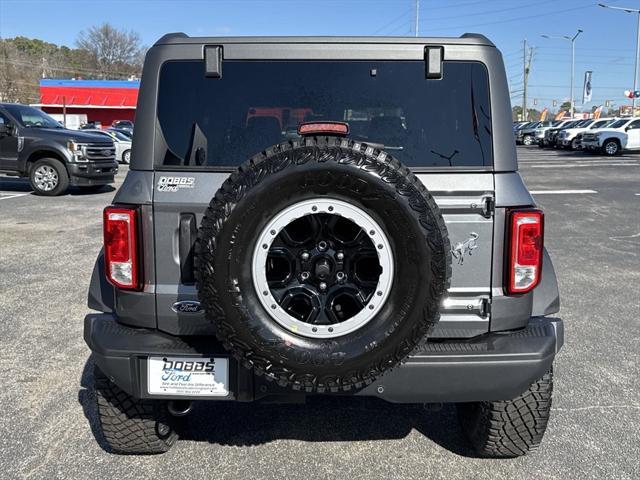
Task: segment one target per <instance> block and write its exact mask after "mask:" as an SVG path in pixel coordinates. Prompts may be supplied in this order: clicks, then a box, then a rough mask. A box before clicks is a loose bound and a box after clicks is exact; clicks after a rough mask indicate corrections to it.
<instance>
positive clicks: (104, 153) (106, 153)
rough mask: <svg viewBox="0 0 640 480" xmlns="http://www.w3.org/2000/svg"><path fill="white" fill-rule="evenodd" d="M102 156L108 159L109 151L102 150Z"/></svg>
mask: <svg viewBox="0 0 640 480" xmlns="http://www.w3.org/2000/svg"><path fill="white" fill-rule="evenodd" d="M102 155H103V156H105V157H108V156H109V155H111V150H107V149H106V148H105V149H104V150H102Z"/></svg>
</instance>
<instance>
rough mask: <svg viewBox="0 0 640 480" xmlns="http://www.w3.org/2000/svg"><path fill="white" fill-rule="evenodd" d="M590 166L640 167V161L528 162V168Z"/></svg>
mask: <svg viewBox="0 0 640 480" xmlns="http://www.w3.org/2000/svg"><path fill="white" fill-rule="evenodd" d="M590 167H640V163H588V164H584V163H583V164H562V165H548V164H544V163H541V164H535V165H533V164H527V168H590Z"/></svg>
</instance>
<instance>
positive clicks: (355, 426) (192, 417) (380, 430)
mask: <svg viewBox="0 0 640 480" xmlns="http://www.w3.org/2000/svg"><path fill="white" fill-rule="evenodd" d="M92 385H93V361H92V360H91V358H89V359H88V360H87V362H86V364H85V368H84V371H83V374H82V379H81V386H82V389H81V390H80V391H79V393H78V401H79V402H80V404H81V405H82V408H83V411H84V414H85V416H86V418H87V420H88V421H89V425H90V427H91V431H92V433H93V435H94V437H95V438H96V441H97V442H98V444H99V445H100V447H102V448H103V449H104V450H107V451H108V446H107V445H106V443H105V440H104V437H103V436H102V432H101V430H100V425H99V422H98V418H97V408H96V403H95V396H94V393H93V387H92ZM176 420H177V421H178V422H179V423H178V425H176V429H177V430H178V432H179V433H180V438H181V439H183V440H194V441H200V442H209V443H214V444H218V445H229V446H251V445H261V444H266V443H269V442H272V441H274V440H281V439H290V440H300V441H304V442H352V441H372V440H373V441H375V440H389V439H402V438H404V437H406V436H407V435H408V434H409V433H410V432H411V430H413V429H415V430H417V431H418V432H420V433H421V434H423V435H424V436H426V437H427V438H429V439H430V440H432V441H434V442H435V443H437V444H438V445H440V446H442V447H443V448H446V449H447V450H449V451H451V452H453V453H456V454H458V455H462V456H465V457H475V454H474V451H473V450H472V449H471V448H470V447H469V446H468V445H467V443H466V441H465V439H464V437H463V436H462V433H461V431H460V429H459V426H458V419H457V416H456V410H455V406H453V405H446V404H445V405H444V407H443V409H442V410H440V411H438V412H430V411H427V410H425V409H424V408H423V406H422V405H396V404H391V403H387V402H384V401H382V400H379V399H376V398H367V397H347V398H344V397H343V398H338V397H330V396H326V397H324V396H316V397H309V398H308V399H307V402H306V403H305V404H268V403H240V402H215V401H208V402H207V401H202V402H196V403H194V407H193V410H192V412H191V413H190V414H189V415H188V416H186V417H182V418H176Z"/></svg>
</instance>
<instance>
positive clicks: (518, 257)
mask: <svg viewBox="0 0 640 480" xmlns="http://www.w3.org/2000/svg"><path fill="white" fill-rule="evenodd" d="M509 226H510V229H509V232H510V236H509V262H508V267H507V268H508V270H507V282H506V285H507V293H509V294H519V293H527V292H530V291H531V290H533V289H534V288H535V287H536V285H538V283H539V282H540V275H541V273H542V250H543V236H544V214H543V213H542V211H541V210H517V211H515V210H514V211H511V212H510V213H509Z"/></svg>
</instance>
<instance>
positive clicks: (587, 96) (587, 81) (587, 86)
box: [582, 70, 593, 105]
mask: <svg viewBox="0 0 640 480" xmlns="http://www.w3.org/2000/svg"><path fill="white" fill-rule="evenodd" d="M592 73H593V72H592V71H591V70H587V71H586V72H584V89H583V90H582V104H583V105H584V104H585V103H588V102H590V101H591V93H592V91H591V75H592Z"/></svg>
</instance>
